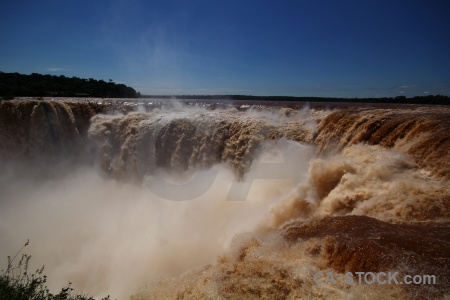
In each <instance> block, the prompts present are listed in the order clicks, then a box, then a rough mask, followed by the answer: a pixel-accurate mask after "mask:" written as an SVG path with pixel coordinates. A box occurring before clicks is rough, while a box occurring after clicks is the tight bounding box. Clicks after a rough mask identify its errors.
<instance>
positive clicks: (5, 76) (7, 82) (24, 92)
mask: <svg viewBox="0 0 450 300" xmlns="http://www.w3.org/2000/svg"><path fill="white" fill-rule="evenodd" d="M52 96H53V97H99V98H106V97H110V98H137V97H139V96H140V95H139V93H137V92H136V91H135V90H134V89H133V88H131V87H128V86H126V85H124V84H117V83H114V82H113V81H112V80H111V79H110V80H109V81H108V82H106V81H104V80H96V79H93V78H89V79H83V78H78V77H66V76H64V75H60V76H54V75H41V74H37V73H33V74H31V75H24V74H19V73H4V72H0V97H1V98H3V99H13V98H14V97H52Z"/></svg>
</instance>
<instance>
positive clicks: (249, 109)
mask: <svg viewBox="0 0 450 300" xmlns="http://www.w3.org/2000/svg"><path fill="white" fill-rule="evenodd" d="M139 101H141V100H139ZM245 104H246V105H247V104H249V105H248V106H244V105H242V104H236V103H234V104H233V103H227V102H226V101H222V102H220V101H218V102H217V103H200V102H192V103H190V104H189V103H188V104H186V103H185V104H182V103H176V102H167V101H163V100H161V101H157V100H142V101H141V103H139V104H136V103H133V102H129V100H127V101H122V100H102V99H57V100H56V101H52V100H45V101H42V100H32V99H23V100H14V101H2V102H0V155H1V156H0V158H1V159H0V167H1V168H2V172H1V174H0V190H1V194H0V241H1V243H0V253H2V254H4V256H6V255H8V254H10V253H13V252H14V251H16V250H17V248H19V247H20V245H21V244H22V243H23V241H26V240H27V239H30V240H31V245H30V249H29V252H30V254H32V255H33V260H34V261H35V262H36V263H37V264H45V267H46V274H47V275H48V276H49V283H50V284H53V285H55V286H62V285H64V284H66V283H67V282H68V281H70V282H72V283H73V285H74V287H75V288H76V289H77V290H81V291H84V292H86V293H90V294H93V295H97V296H104V295H106V294H111V295H112V296H113V297H117V298H120V299H122V298H127V297H129V296H130V295H133V296H132V298H133V299H163V298H179V299H193V298H194V299H197V298H201V299H210V298H212V299H218V298H226V299H228V298H232V299H237V298H249V299H253V298H255V299H261V298H266V299H286V298H308V297H309V298H323V299H325V298H330V297H333V298H338V299H339V298H341V299H347V298H351V297H354V298H355V299H356V298H360V297H362V296H363V295H365V296H367V297H369V298H371V299H377V298H380V297H385V298H401V299H402V298H403V299H408V298H418V299H420V298H427V297H428V298H429V297H433V298H436V297H437V298H444V297H448V296H449V294H448V284H449V280H450V274H449V271H448V266H449V265H450V254H449V253H450V239H449V237H450V222H449V220H450V182H449V180H450V178H449V175H448V174H450V172H449V171H450V165H449V162H450V159H449V158H450V130H449V129H450V110H449V109H448V108H447V107H430V106H402V107H396V108H389V107H383V108H380V107H371V108H367V107H365V108H358V107H357V106H356V105H355V106H351V107H342V108H334V109H333V110H325V109H320V108H317V107H314V105H311V107H310V108H303V109H299V108H298V107H296V106H294V105H292V104H290V103H287V105H251V103H245ZM288 105H289V106H288ZM390 271H392V272H399V273H400V274H434V275H435V276H437V278H438V282H437V284H435V285H417V284H415V285H408V286H407V285H400V284H399V285H395V284H391V285H369V284H352V285H349V284H346V283H345V282H342V281H338V282H336V283H335V284H321V285H318V284H317V283H316V282H315V281H314V279H315V278H314V274H316V273H317V272H322V273H323V274H327V272H334V273H335V274H345V272H390ZM50 287H52V286H50Z"/></svg>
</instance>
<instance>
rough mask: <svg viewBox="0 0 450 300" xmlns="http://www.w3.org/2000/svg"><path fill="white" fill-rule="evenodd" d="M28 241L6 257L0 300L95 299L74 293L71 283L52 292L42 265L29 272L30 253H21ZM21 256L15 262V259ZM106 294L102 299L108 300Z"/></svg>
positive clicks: (0, 284)
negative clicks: (13, 254)
mask: <svg viewBox="0 0 450 300" xmlns="http://www.w3.org/2000/svg"><path fill="white" fill-rule="evenodd" d="M28 244H29V241H27V242H26V243H25V245H24V246H23V247H22V248H21V249H20V250H19V251H18V252H17V253H16V255H15V256H14V257H13V258H11V257H10V256H8V257H7V263H8V264H7V267H6V270H2V271H1V274H0V300H95V299H94V298H92V297H89V296H86V295H78V294H75V293H74V290H73V288H72V287H71V283H70V282H69V283H68V285H67V286H65V287H63V288H61V291H60V292H59V293H57V294H52V293H51V292H50V290H49V289H48V287H47V286H46V282H47V276H46V275H44V266H42V268H40V269H38V270H36V271H35V272H34V273H29V263H30V259H31V255H28V254H23V253H22V254H21V252H22V250H23V249H24V248H25V247H26V246H28ZM19 254H21V257H20V259H19V261H18V262H17V264H15V260H16V259H18V256H19ZM109 299H110V297H109V296H107V297H106V298H103V299H102V300H109Z"/></svg>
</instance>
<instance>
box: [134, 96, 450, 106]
mask: <svg viewBox="0 0 450 300" xmlns="http://www.w3.org/2000/svg"><path fill="white" fill-rule="evenodd" d="M142 97H144V98H158V99H180V100H215V99H226V100H253V101H299V102H318V103H320V102H322V103H326V102H330V103H336V102H337V103H386V104H436V105H450V97H448V96H443V95H427V96H415V97H405V96H397V97H383V98H336V97H303V96H300V97H297V96H252V95H177V96H166V95H164V96H154V95H145V96H142Z"/></svg>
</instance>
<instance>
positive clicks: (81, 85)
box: [0, 71, 450, 105]
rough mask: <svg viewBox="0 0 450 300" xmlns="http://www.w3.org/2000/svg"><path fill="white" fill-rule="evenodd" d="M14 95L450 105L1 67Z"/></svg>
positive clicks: (441, 100)
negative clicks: (228, 90)
mask: <svg viewBox="0 0 450 300" xmlns="http://www.w3.org/2000/svg"><path fill="white" fill-rule="evenodd" d="M14 97H96V98H139V97H145V98H159V99H164V98H167V99H174V98H175V99H193V100H194V99H195V100H216V99H228V100H255V101H302V102H359V103H399V104H440V105H450V98H449V97H448V96H442V95H427V96H417V97H409V98H407V97H405V96H398V97H385V98H333V97H291V96H252V95H177V96H160V95H158V96H155V95H141V94H140V93H138V92H136V91H135V90H134V89H133V88H131V87H128V86H126V85H124V84H117V83H115V82H113V80H112V79H109V80H108V82H106V81H104V80H96V79H93V78H89V79H83V78H78V77H66V76H64V75H60V76H54V75H41V74H37V73H33V74H31V75H24V74H19V73H4V72H1V71H0V100H2V99H3V100H8V99H14Z"/></svg>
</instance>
